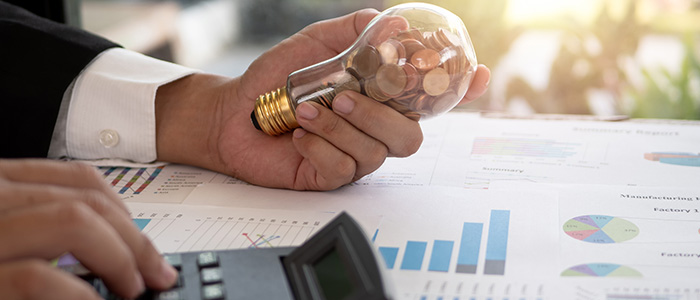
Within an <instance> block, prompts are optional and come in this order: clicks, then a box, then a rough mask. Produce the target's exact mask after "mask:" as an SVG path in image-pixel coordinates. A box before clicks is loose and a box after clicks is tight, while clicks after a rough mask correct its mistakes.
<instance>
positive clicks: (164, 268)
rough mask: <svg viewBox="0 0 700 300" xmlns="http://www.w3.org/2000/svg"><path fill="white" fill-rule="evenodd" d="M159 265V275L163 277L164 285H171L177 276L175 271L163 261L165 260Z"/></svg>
mask: <svg viewBox="0 0 700 300" xmlns="http://www.w3.org/2000/svg"><path fill="white" fill-rule="evenodd" d="M160 266H161V269H160V275H161V276H162V278H163V281H164V285H166V286H168V287H170V286H172V285H173V284H174V283H175V279H176V277H177V271H176V270H175V268H173V267H172V266H171V265H170V264H168V263H167V262H165V260H163V261H162V263H161V265H160Z"/></svg>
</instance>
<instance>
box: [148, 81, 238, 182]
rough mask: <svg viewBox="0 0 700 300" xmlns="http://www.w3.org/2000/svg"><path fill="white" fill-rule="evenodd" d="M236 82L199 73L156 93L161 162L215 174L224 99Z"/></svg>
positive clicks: (158, 145)
mask: <svg viewBox="0 0 700 300" xmlns="http://www.w3.org/2000/svg"><path fill="white" fill-rule="evenodd" d="M230 84H232V79H231V78H227V77H223V76H217V75H213V74H204V73H196V74H192V75H189V76H186V77H183V78H180V79H178V80H176V81H173V82H170V83H168V84H165V85H163V86H161V87H159V88H158V91H157V92H156V101H155V112H156V150H157V155H158V160H160V161H167V162H172V163H180V164H187V165H193V166H199V167H203V168H207V169H211V170H215V171H220V172H222V171H224V170H220V168H221V166H222V165H221V163H220V162H219V161H218V160H219V156H218V155H217V154H216V153H217V143H218V132H219V130H218V128H220V125H221V124H220V123H221V120H222V118H221V116H220V115H219V114H220V112H221V111H222V110H221V109H219V108H220V107H221V105H223V103H225V102H224V99H225V98H226V97H227V96H228V94H230V92H229V90H230V89H229V85H230Z"/></svg>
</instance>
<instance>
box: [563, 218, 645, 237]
mask: <svg viewBox="0 0 700 300" xmlns="http://www.w3.org/2000/svg"><path fill="white" fill-rule="evenodd" d="M563 229H564V232H566V234H568V235H569V236H570V237H572V238H575V239H577V240H581V241H584V242H589V243H596V244H612V243H620V242H624V241H629V240H631V239H633V238H635V237H636V236H637V235H638V234H639V227H637V225H634V223H632V222H630V221H627V220H625V219H622V218H619V217H612V216H604V215H585V216H578V217H575V218H573V219H570V220H568V221H566V223H564V226H563Z"/></svg>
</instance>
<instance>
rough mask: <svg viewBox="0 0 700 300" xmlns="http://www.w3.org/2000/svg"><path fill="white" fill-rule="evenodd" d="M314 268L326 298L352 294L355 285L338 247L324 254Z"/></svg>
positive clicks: (335, 299)
mask: <svg viewBox="0 0 700 300" xmlns="http://www.w3.org/2000/svg"><path fill="white" fill-rule="evenodd" d="M313 268H314V271H315V272H316V278H317V279H318V283H319V285H320V290H321V291H322V292H323V295H324V296H325V298H326V300H341V299H345V298H346V297H348V296H350V295H352V292H353V289H354V288H355V287H354V285H353V283H352V281H351V279H350V276H349V274H348V270H347V268H346V266H345V264H344V263H343V260H342V259H341V257H340V255H339V254H338V251H337V250H336V249H332V250H330V251H328V253H326V254H324V255H323V256H322V257H321V258H320V259H318V260H317V261H316V262H315V263H314V264H313Z"/></svg>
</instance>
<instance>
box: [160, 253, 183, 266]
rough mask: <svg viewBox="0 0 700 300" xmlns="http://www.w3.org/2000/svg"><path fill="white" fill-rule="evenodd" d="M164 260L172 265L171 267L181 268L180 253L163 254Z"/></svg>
mask: <svg viewBox="0 0 700 300" xmlns="http://www.w3.org/2000/svg"><path fill="white" fill-rule="evenodd" d="M163 258H164V259H165V261H166V262H167V263H168V264H170V265H171V266H173V268H175V269H177V270H180V269H182V256H180V254H166V255H163Z"/></svg>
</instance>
